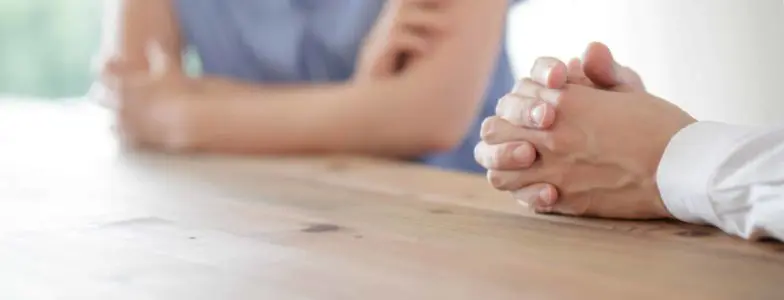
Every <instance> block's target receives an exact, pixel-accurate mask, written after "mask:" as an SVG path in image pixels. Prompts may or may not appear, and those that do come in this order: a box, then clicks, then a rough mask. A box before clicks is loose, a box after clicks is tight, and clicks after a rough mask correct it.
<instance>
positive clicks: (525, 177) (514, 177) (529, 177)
mask: <svg viewBox="0 0 784 300" xmlns="http://www.w3.org/2000/svg"><path fill="white" fill-rule="evenodd" d="M487 180H488V181H489V182H490V185H491V186H493V188H495V189H497V190H501V191H516V190H519V189H522V188H524V187H526V186H529V185H531V184H534V183H539V182H543V181H544V174H543V171H542V170H541V169H540V168H537V167H535V166H533V167H532V168H529V169H526V170H514V171H512V170H492V169H491V170H488V171H487Z"/></svg>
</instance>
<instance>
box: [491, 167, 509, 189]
mask: <svg viewBox="0 0 784 300" xmlns="http://www.w3.org/2000/svg"><path fill="white" fill-rule="evenodd" d="M487 181H488V182H489V183H490V185H491V186H492V187H493V188H494V189H497V190H501V189H503V188H504V186H505V180H504V178H503V176H502V174H501V173H500V172H498V171H494V170H489V171H487Z"/></svg>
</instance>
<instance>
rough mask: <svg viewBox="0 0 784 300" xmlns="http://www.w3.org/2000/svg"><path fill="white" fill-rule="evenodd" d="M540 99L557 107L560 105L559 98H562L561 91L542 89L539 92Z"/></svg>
mask: <svg viewBox="0 0 784 300" xmlns="http://www.w3.org/2000/svg"><path fill="white" fill-rule="evenodd" d="M539 97H540V98H542V100H544V101H546V102H548V103H550V104H553V105H555V104H558V98H560V97H561V91H560V90H553V89H541V90H540V91H539Z"/></svg>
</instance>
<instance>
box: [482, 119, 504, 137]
mask: <svg viewBox="0 0 784 300" xmlns="http://www.w3.org/2000/svg"><path fill="white" fill-rule="evenodd" d="M499 122H501V118H499V117H497V116H492V117H487V118H485V119H484V121H482V125H481V128H480V129H479V138H480V139H482V140H483V141H488V140H493V139H495V138H497V137H498V127H499Z"/></svg>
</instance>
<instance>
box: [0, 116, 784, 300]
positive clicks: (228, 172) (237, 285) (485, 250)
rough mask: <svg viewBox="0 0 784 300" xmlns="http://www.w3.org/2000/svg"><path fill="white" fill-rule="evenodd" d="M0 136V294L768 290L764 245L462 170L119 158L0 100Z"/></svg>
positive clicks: (626, 294)
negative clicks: (556, 202)
mask: <svg viewBox="0 0 784 300" xmlns="http://www.w3.org/2000/svg"><path fill="white" fill-rule="evenodd" d="M0 142H1V143H0V145H2V146H0V278H2V280H0V299H480V298H487V299H781V296H780V295H781V291H782V289H781V287H780V282H782V280H784V246H782V245H781V244H774V243H751V242H746V241H742V240H739V239H735V238H732V237H729V236H726V235H724V234H722V233H720V232H718V231H716V230H715V229H712V228H706V227H700V226H691V225H685V224H678V223H675V222H620V221H610V220H590V219H576V218H565V217H556V216H543V215H536V214H533V213H530V212H527V211H525V210H523V209H521V208H519V207H518V206H517V205H516V204H515V203H514V201H512V200H510V199H509V198H508V197H507V196H506V195H505V194H502V193H497V192H495V191H492V190H491V189H490V188H489V187H488V185H487V184H486V183H485V181H484V178H482V177H479V176H473V175H466V174H458V173H450V172H444V171H439V170H432V169H426V168H423V167H420V166H415V165H409V164H404V163H398V162H392V161H383V160H374V159H367V158H356V157H311V158H302V157H298V158H295V157H267V158H251V157H218V156H203V155H202V156H171V155H163V154H150V153H131V152H127V151H120V150H118V148H117V147H116V145H115V142H114V140H113V138H112V136H111V134H110V131H109V129H108V125H107V120H106V118H105V115H103V114H102V113H101V112H100V111H97V110H95V109H93V108H91V107H87V106H85V105H83V104H75V105H71V104H68V105H52V104H19V103H14V102H0Z"/></svg>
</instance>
